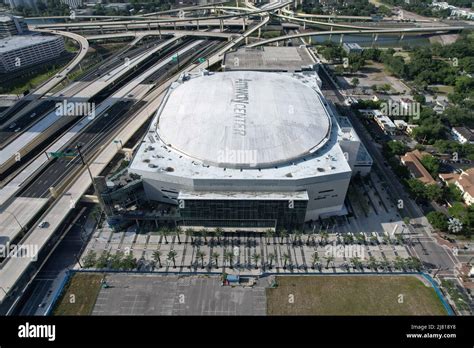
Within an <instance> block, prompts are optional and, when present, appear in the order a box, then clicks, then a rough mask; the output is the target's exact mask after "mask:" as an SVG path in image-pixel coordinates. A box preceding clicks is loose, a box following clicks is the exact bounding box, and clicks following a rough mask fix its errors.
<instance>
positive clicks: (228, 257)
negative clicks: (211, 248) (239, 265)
mask: <svg viewBox="0 0 474 348" xmlns="http://www.w3.org/2000/svg"><path fill="white" fill-rule="evenodd" d="M224 258H225V259H226V260H228V261H229V267H230V268H233V266H232V263H233V262H234V253H233V252H232V251H226V252H225V254H224Z"/></svg>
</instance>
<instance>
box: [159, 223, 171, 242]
mask: <svg viewBox="0 0 474 348" xmlns="http://www.w3.org/2000/svg"><path fill="white" fill-rule="evenodd" d="M160 234H161V235H162V236H163V238H164V240H165V243H166V244H168V238H166V236H168V235H169V234H170V230H169V229H168V227H163V228H162V229H161V230H160Z"/></svg>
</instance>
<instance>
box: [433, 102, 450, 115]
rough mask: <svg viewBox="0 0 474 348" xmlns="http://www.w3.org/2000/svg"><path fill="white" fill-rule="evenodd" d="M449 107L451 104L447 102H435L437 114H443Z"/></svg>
mask: <svg viewBox="0 0 474 348" xmlns="http://www.w3.org/2000/svg"><path fill="white" fill-rule="evenodd" d="M448 106H449V103H448V102H447V101H446V100H438V99H437V100H435V101H434V103H433V110H434V112H436V113H437V114H441V113H443V112H444V111H445V110H446V109H447V107H448Z"/></svg>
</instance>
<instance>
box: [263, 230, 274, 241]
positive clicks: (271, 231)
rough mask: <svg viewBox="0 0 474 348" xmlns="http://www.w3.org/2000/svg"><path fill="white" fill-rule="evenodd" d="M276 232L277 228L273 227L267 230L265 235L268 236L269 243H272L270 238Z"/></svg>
mask: <svg viewBox="0 0 474 348" xmlns="http://www.w3.org/2000/svg"><path fill="white" fill-rule="evenodd" d="M274 234H275V230H274V229H272V228H269V229H268V230H266V231H265V237H266V238H267V244H270V242H269V240H270V238H272V237H273V235H274Z"/></svg>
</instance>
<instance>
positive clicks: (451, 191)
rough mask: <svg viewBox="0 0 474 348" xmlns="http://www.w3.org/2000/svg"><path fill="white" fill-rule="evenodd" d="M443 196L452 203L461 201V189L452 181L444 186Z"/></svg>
mask: <svg viewBox="0 0 474 348" xmlns="http://www.w3.org/2000/svg"><path fill="white" fill-rule="evenodd" d="M444 196H445V199H446V200H448V201H450V202H452V203H455V202H462V201H463V198H462V192H461V190H460V189H459V188H458V187H457V186H456V185H455V184H453V183H450V184H448V185H447V186H446V187H445V190H444Z"/></svg>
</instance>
